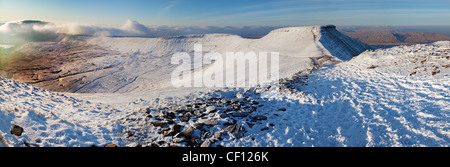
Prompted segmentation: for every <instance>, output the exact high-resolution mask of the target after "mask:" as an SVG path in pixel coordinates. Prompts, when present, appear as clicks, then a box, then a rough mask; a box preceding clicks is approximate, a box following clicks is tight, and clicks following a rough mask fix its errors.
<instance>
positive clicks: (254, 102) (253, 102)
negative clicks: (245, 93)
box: [250, 100, 259, 105]
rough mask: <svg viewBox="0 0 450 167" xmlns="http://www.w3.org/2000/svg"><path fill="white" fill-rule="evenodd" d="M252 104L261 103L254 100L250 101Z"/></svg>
mask: <svg viewBox="0 0 450 167" xmlns="http://www.w3.org/2000/svg"><path fill="white" fill-rule="evenodd" d="M250 104H252V105H258V104H259V102H257V101H255V100H252V101H250Z"/></svg>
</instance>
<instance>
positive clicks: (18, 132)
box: [11, 125, 23, 136]
mask: <svg viewBox="0 0 450 167" xmlns="http://www.w3.org/2000/svg"><path fill="white" fill-rule="evenodd" d="M22 133H23V128H22V127H20V126H19V125H13V126H12V127H11V134H13V135H16V136H21V135H22Z"/></svg>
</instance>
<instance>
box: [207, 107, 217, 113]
mask: <svg viewBox="0 0 450 167" xmlns="http://www.w3.org/2000/svg"><path fill="white" fill-rule="evenodd" d="M214 111H216V107H214V106H209V107H206V113H210V112H214Z"/></svg>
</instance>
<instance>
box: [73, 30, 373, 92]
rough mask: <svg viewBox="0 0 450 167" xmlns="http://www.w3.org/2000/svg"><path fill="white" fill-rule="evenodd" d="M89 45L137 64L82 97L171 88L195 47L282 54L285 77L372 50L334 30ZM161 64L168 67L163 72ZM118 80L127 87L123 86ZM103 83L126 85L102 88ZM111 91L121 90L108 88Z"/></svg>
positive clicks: (102, 39) (99, 81)
mask: <svg viewBox="0 0 450 167" xmlns="http://www.w3.org/2000/svg"><path fill="white" fill-rule="evenodd" d="M88 43H89V44H91V45H97V46H102V47H105V48H107V49H111V50H114V51H117V52H120V54H121V55H122V57H124V56H125V57H124V58H126V59H131V60H132V64H129V66H127V65H126V64H124V68H122V71H120V72H117V73H113V74H110V73H108V76H105V77H102V78H99V77H97V78H95V81H92V82H95V83H91V82H89V83H88V84H89V85H87V84H86V85H82V88H80V89H77V92H86V93H89V92H102V93H111V92H117V93H125V92H142V91H148V90H155V89H162V88H165V87H171V84H170V74H171V72H172V71H173V69H174V68H175V67H176V66H177V65H170V60H171V58H172V55H173V54H174V53H176V52H188V53H193V52H194V45H195V44H202V51H203V54H205V53H209V52H218V53H220V54H222V55H223V56H224V57H225V56H226V52H235V53H236V52H244V53H247V52H255V53H259V52H269V53H270V52H279V54H280V61H279V62H280V64H279V66H280V77H281V78H286V77H290V76H292V75H293V74H295V73H297V72H298V71H302V70H306V69H311V68H313V66H314V64H313V60H312V59H311V58H318V57H324V56H328V57H331V58H332V59H334V61H335V62H336V61H339V60H348V59H350V58H351V57H353V56H356V55H358V54H359V53H361V52H363V51H365V50H367V49H369V48H370V47H369V46H368V45H366V44H363V43H361V42H358V41H356V40H353V39H351V38H349V37H347V36H345V35H343V34H341V33H339V32H338V31H336V30H335V28H334V26H315V27H289V28H282V29H277V30H273V31H272V32H270V33H269V34H267V35H266V36H264V37H263V38H261V39H245V38H242V37H240V36H237V35H229V34H206V35H188V36H179V37H164V38H111V37H99V38H94V39H91V40H89V42H88ZM333 57H336V58H337V59H336V58H333ZM161 64H163V65H164V66H163V67H161ZM206 67H207V66H205V68H204V69H206ZM232 68H235V66H226V68H223V69H219V71H221V72H225V71H230V70H233V69H232ZM137 71H138V72H137ZM97 73H98V72H97ZM117 78H120V80H125V81H127V82H125V83H124V82H120V81H119V82H117ZM237 80H239V79H237ZM103 83H112V84H119V85H120V86H108V87H99V86H100V85H102V84H103ZM80 86H81V85H80ZM111 87H113V88H117V87H119V88H120V89H108V88H111Z"/></svg>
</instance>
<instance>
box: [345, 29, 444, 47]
mask: <svg viewBox="0 0 450 167" xmlns="http://www.w3.org/2000/svg"><path fill="white" fill-rule="evenodd" d="M339 31H341V32H342V33H343V34H345V35H347V36H350V37H352V38H355V39H357V40H359V41H361V42H364V43H366V44H369V45H401V44H423V43H433V42H436V41H449V40H450V35H447V34H443V33H433V32H403V31H405V30H404V29H402V28H398V27H391V26H383V27H381V26H379V27H377V26H373V27H369V26H368V27H345V28H342V29H339Z"/></svg>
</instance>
